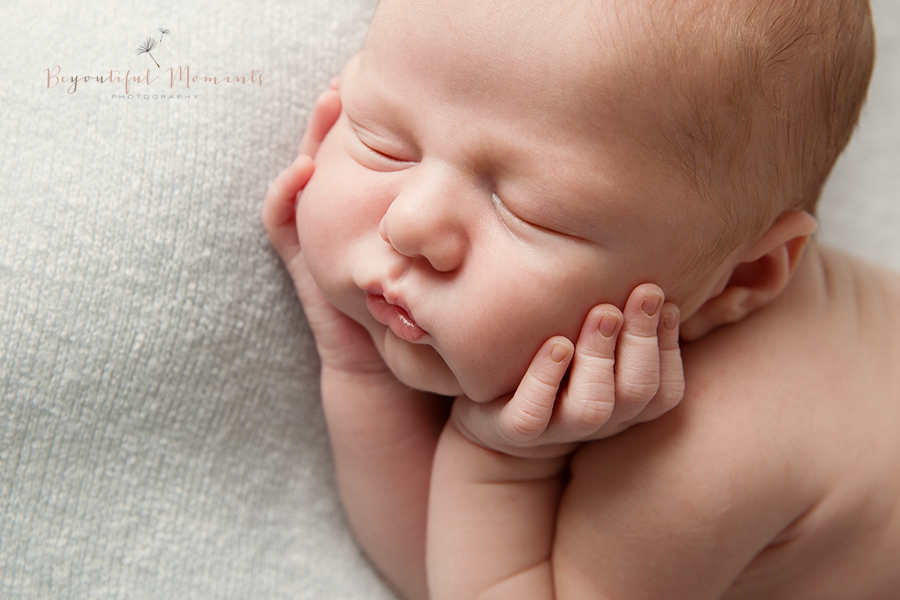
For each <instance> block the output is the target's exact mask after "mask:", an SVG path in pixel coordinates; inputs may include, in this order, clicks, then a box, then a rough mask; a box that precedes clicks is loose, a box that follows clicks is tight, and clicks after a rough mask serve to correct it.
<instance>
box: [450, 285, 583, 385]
mask: <svg viewBox="0 0 900 600" xmlns="http://www.w3.org/2000/svg"><path fill="white" fill-rule="evenodd" d="M524 281H528V280H527V278H525V279H524V280H523V281H520V282H518V283H516V282H505V283H506V285H505V286H504V285H498V286H497V287H496V288H494V290H493V291H491V292H486V293H485V294H484V295H482V296H481V297H480V298H479V299H476V300H480V301H476V302H470V301H466V302H465V305H463V306H459V307H458V309H459V310H460V313H459V314H460V315H465V316H461V318H460V319H459V322H458V323H456V324H455V327H454V328H453V330H452V332H450V333H448V334H447V335H446V336H445V337H444V339H443V340H442V341H443V343H442V344H441V347H440V348H439V351H440V352H441V355H442V356H444V358H445V360H446V361H447V362H448V364H449V365H450V367H451V369H452V370H453V372H454V373H455V374H456V377H457V380H458V381H459V383H460V386H461V387H462V388H463V390H464V391H465V392H466V394H467V395H468V396H469V397H470V398H472V399H473V400H476V401H488V400H492V399H494V398H497V397H499V396H502V395H504V394H507V393H511V392H513V391H515V389H516V388H517V387H518V385H519V382H520V381H521V380H522V377H523V376H524V374H525V372H526V370H527V369H528V366H529V365H530V364H531V361H532V360H533V359H534V356H535V354H537V351H538V349H540V347H541V345H542V344H543V343H544V342H545V341H547V340H548V339H549V338H551V337H553V336H555V335H563V336H565V337H567V338H569V339H570V340H572V341H573V342H574V341H575V340H576V339H577V336H578V332H579V330H580V327H581V323H582V322H583V320H584V317H585V315H586V314H587V312H588V310H589V309H590V306H591V304H590V303H589V302H585V301H583V300H580V299H578V300H579V301H575V300H576V298H575V297H573V296H570V297H569V298H566V297H560V296H556V295H554V294H553V293H552V291H551V290H552V289H554V288H552V287H549V285H523V282H524ZM557 289H559V288H557ZM563 289H564V288H563ZM466 317H468V318H466Z"/></svg>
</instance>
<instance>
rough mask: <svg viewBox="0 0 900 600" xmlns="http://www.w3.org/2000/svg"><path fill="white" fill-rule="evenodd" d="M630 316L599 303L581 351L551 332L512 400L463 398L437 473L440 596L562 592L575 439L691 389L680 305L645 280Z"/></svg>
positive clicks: (433, 525) (433, 579)
mask: <svg viewBox="0 0 900 600" xmlns="http://www.w3.org/2000/svg"><path fill="white" fill-rule="evenodd" d="M657 300H658V302H656V301H657ZM653 306H655V307H656V308H655V309H652V307H653ZM643 307H650V308H651V310H649V311H648V310H645V309H643ZM648 312H649V313H652V314H648ZM624 321H625V324H624V327H623V328H622V331H621V334H620V331H619V330H620V326H621V323H622V314H621V313H619V311H618V310H617V309H616V308H615V307H613V306H608V305H607V306H598V307H596V308H595V309H593V310H592V311H591V312H590V313H589V314H588V316H587V318H586V320H585V323H584V326H583V328H582V332H581V334H580V337H579V339H578V343H577V345H576V346H575V348H574V353H573V349H572V348H571V345H570V343H568V341H567V340H565V338H554V339H551V340H548V342H547V343H545V344H544V346H543V347H542V348H541V350H540V351H539V352H538V354H537V356H536V357H535V359H534V361H533V362H532V365H531V367H530V368H529V371H528V373H527V374H526V376H525V378H524V379H523V381H522V383H521V385H520V386H519V389H518V390H517V391H516V393H515V395H513V397H512V398H511V399H508V398H507V399H500V400H498V401H495V402H493V403H490V404H487V405H478V404H475V403H473V402H471V401H470V400H468V399H466V398H459V399H457V401H456V403H455V404H454V407H453V414H452V416H451V419H450V421H449V422H448V424H447V426H446V427H445V428H444V431H443V433H442V435H441V439H440V442H439V445H438V449H437V454H436V457H435V465H434V471H433V474H432V488H431V501H430V502H431V503H430V507H429V522H428V526H429V529H428V569H429V570H428V577H429V587H430V590H431V593H432V598H434V599H437V600H441V599H443V598H447V599H468V598H479V599H489V598H500V599H502V598H529V599H535V600H540V599H543V598H546V599H552V598H554V597H555V592H554V581H553V564H552V559H553V540H554V531H555V525H556V515H557V505H558V502H559V497H560V494H561V493H562V490H563V487H564V480H565V472H566V466H567V463H568V453H569V452H571V451H572V450H573V449H574V448H575V446H576V445H577V444H574V443H572V442H573V441H577V440H588V439H599V438H602V437H607V436H609V435H612V434H614V433H616V432H618V431H621V430H622V429H624V428H626V427H628V426H630V425H631V424H634V423H637V422H641V421H646V420H651V419H654V418H656V417H657V416H659V415H661V414H662V413H664V412H666V411H667V410H669V409H670V408H672V407H673V406H675V405H676V404H677V403H678V401H680V399H681V397H682V395H683V391H684V375H683V370H682V366H681V357H680V351H679V347H678V309H677V308H676V307H675V306H674V305H671V304H666V305H663V304H662V291H661V290H659V288H657V287H656V286H653V285H643V286H639V287H638V288H636V289H635V290H634V292H633V293H632V295H631V297H630V298H629V300H628V303H627V304H626V307H625V315H624ZM573 354H574V358H572V365H571V367H572V368H571V372H570V378H569V381H568V382H567V383H566V384H565V385H564V386H563V388H562V390H560V391H559V393H557V391H558V389H559V387H560V385H561V382H562V379H563V375H564V374H565V372H566V368H567V367H568V366H569V362H570V357H571V356H572V355H573ZM613 407H615V410H613Z"/></svg>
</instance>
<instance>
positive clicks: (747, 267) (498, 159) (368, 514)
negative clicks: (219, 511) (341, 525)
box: [263, 0, 900, 600]
mask: <svg viewBox="0 0 900 600" xmlns="http://www.w3.org/2000/svg"><path fill="white" fill-rule="evenodd" d="M457 5H459V6H457ZM532 8H535V9H537V8H538V6H537V5H534V6H532ZM392 11H393V12H392ZM417 11H421V12H417ZM567 14H569V15H570V16H571V14H574V13H567ZM379 16H380V19H379ZM506 16H507V17H509V18H508V19H507V20H504V21H501V22H502V23H503V24H504V25H510V28H509V29H508V30H506V29H503V28H500V29H498V28H496V27H491V26H487V28H486V29H484V30H482V29H480V27H482V26H483V25H484V23H485V22H488V19H490V18H493V17H494V15H493V13H492V11H487V12H484V10H483V5H481V4H478V3H471V2H457V3H453V6H452V7H451V6H449V5H447V4H444V3H434V4H428V3H425V4H419V3H413V4H404V3H403V2H402V1H401V0H397V1H396V2H387V1H385V2H382V3H381V4H380V6H379V11H377V12H376V19H375V20H374V21H373V27H372V29H371V30H370V36H369V38H368V41H367V46H366V48H365V49H364V51H363V52H361V53H360V54H359V55H358V56H357V57H356V58H354V60H353V61H351V63H350V64H349V65H348V67H347V69H346V70H345V76H346V79H345V80H344V81H345V82H346V83H347V85H346V87H344V86H343V85H342V88H341V96H342V98H345V99H346V103H345V105H344V107H343V110H342V107H341V105H340V102H339V100H338V98H337V94H336V93H331V94H330V96H329V95H326V96H325V97H324V99H323V100H322V101H321V102H320V104H319V105H318V106H317V108H316V111H315V113H314V115H313V119H312V121H311V123H310V126H309V129H308V132H307V136H306V137H305V138H304V143H303V147H302V148H301V152H302V153H304V154H306V155H308V156H314V155H315V157H316V165H315V176H314V177H313V176H312V175H313V170H314V166H313V163H312V161H311V160H310V159H309V158H301V159H298V161H297V162H296V163H294V165H292V166H291V167H290V168H289V169H287V170H286V171H285V172H284V173H282V175H280V176H279V178H278V179H277V180H276V182H275V183H274V184H273V186H272V189H270V192H269V194H267V198H266V203H265V207H264V214H263V220H264V222H265V224H266V227H267V230H268V231H269V235H270V238H271V239H272V242H273V245H274V246H275V248H276V249H277V250H278V252H279V254H280V255H281V257H282V259H283V260H284V261H285V263H286V265H287V267H288V270H289V271H290V272H291V275H292V276H293V278H294V281H295V283H296V285H297V290H298V293H299V295H300V299H301V301H302V302H303V304H304V309H305V311H306V314H307V317H308V319H309V321H310V324H311V326H312V328H313V332H314V334H315V336H316V342H317V346H318V349H319V353H320V357H321V358H322V393H323V404H324V407H325V412H326V418H327V420H328V425H329V430H330V433H331V436H332V443H333V447H334V452H335V461H336V465H337V469H338V480H339V484H340V486H341V493H342V498H343V501H344V504H345V508H346V510H347V513H348V517H349V519H350V521H351V524H352V526H353V527H354V530H355V532H356V534H357V537H358V539H359V541H360V544H361V545H362V547H363V548H364V549H365V550H366V551H367V553H368V554H369V555H370V557H371V558H372V560H373V562H374V563H375V564H376V565H377V566H378V568H379V569H381V570H382V571H383V572H384V573H385V574H386V576H387V577H388V579H389V580H390V581H391V582H392V583H393V584H394V585H395V586H396V588H397V589H398V590H399V591H400V592H401V594H402V595H403V596H404V597H407V598H429V597H430V598H435V599H441V598H449V599H454V600H455V599H457V598H483V599H488V598H509V597H526V598H534V599H540V598H547V599H551V598H559V599H562V600H568V599H570V598H575V599H578V598H602V599H605V598H608V599H612V598H672V597H675V598H679V597H683V598H690V599H694V598H700V599H702V598H720V597H725V598H729V597H735V598H780V597H785V598H805V597H809V598H858V597H864V598H880V597H890V595H891V594H893V592H894V591H895V590H896V589H898V584H900V582H898V581H897V576H896V575H895V568H894V565H896V564H897V563H898V562H900V543H898V539H900V531H898V525H897V520H896V518H895V513H896V506H897V498H898V485H897V484H895V483H894V482H893V481H892V480H891V478H890V477H886V476H885V474H886V473H891V472H892V467H893V465H896V463H897V461H898V459H900V444H898V443H896V442H894V436H893V435H892V432H893V429H894V428H895V426H896V424H897V422H898V420H900V414H898V408H897V402H896V400H897V390H898V389H900V381H898V376H897V375H894V374H893V371H894V370H893V369H892V365H896V364H897V363H898V359H900V350H898V348H897V342H896V340H897V339H898V334H900V331H898V327H900V326H898V321H900V318H898V316H897V314H896V311H897V308H896V307H897V306H898V305H900V302H898V300H900V283H898V278H897V276H895V275H891V274H888V273H885V272H883V271H880V270H877V269H874V268H873V267H870V266H868V265H864V264H863V263H860V262H858V261H855V260H853V259H849V258H847V257H845V256H843V255H841V254H838V253H836V252H833V251H829V250H827V249H824V248H821V247H820V246H818V245H817V244H816V243H815V242H814V241H811V240H812V235H813V233H814V231H815V221H814V219H813V218H812V217H811V216H810V215H809V214H808V213H805V212H803V211H802V210H796V209H784V210H782V211H781V212H780V214H773V215H772V220H768V221H766V222H765V223H764V226H763V228H762V230H760V231H759V232H756V231H755V230H754V232H753V233H752V234H751V235H750V236H749V237H748V238H747V239H746V240H745V241H742V242H740V243H738V244H737V247H734V248H725V249H724V250H722V247H721V246H718V245H716V244H712V243H711V240H710V239H709V236H711V235H712V232H714V231H715V230H716V228H717V226H719V225H720V223H721V215H720V214H718V213H716V211H711V210H709V206H708V205H707V204H705V203H702V202H701V203H698V202H696V197H695V196H693V195H692V194H691V190H690V189H687V190H686V189H685V188H683V187H679V185H678V183H677V178H673V176H672V173H671V172H670V171H667V170H666V169H665V168H662V167H663V166H664V165H661V164H658V163H652V164H648V163H647V162H646V159H647V156H648V153H646V152H643V150H646V148H645V147H643V146H642V145H641V141H640V140H638V139H637V138H629V137H627V136H628V135H629V134H630V133H634V131H635V129H633V127H632V126H635V127H638V126H642V125H643V126H646V127H645V128H644V129H640V127H638V129H639V130H640V131H641V132H642V133H647V134H652V133H653V131H654V130H655V129H656V125H657V123H656V122H655V121H654V120H653V119H652V118H649V117H648V116H647V114H646V113H645V111H644V110H643V109H642V108H641V106H640V105H639V104H635V103H634V102H632V101H631V98H630V97H629V96H628V89H629V88H628V87H627V86H622V85H620V84H621V83H622V81H623V80H622V79H621V77H620V76H621V74H622V71H621V70H619V69H618V67H619V66H620V65H621V64H623V62H622V61H628V60H634V61H638V62H635V63H633V64H634V65H635V69H632V70H628V69H626V71H625V72H626V73H628V72H631V71H633V70H638V69H637V65H639V64H640V62H639V58H640V57H639V53H634V52H629V51H628V50H627V48H629V47H628V45H627V44H626V45H625V47H626V50H622V49H621V48H620V47H619V46H618V44H617V42H618V41H619V40H621V39H622V36H623V35H624V36H628V35H634V36H636V37H634V41H635V42H636V43H635V45H634V46H633V48H642V47H645V46H644V45H643V42H645V41H646V40H645V38H644V37H642V36H644V35H646V34H647V32H646V31H645V30H642V29H641V28H640V27H638V28H637V29H628V28H627V27H626V28H625V29H621V28H619V26H620V25H623V23H624V21H618V20H617V19H616V18H611V19H608V20H606V21H604V20H603V19H598V20H597V21H593V20H591V21H590V23H592V24H595V25H597V29H596V31H594V30H591V31H590V32H589V33H590V36H588V37H586V38H579V37H578V36H577V35H573V36H562V37H559V36H557V37H554V38H553V39H554V40H559V39H566V40H569V39H571V40H573V44H572V46H571V47H566V48H563V49H562V52H561V53H560V54H554V53H553V52H547V50H548V49H550V48H553V47H554V46H553V45H552V44H550V45H546V46H540V45H538V46H537V47H534V48H530V51H529V52H523V53H521V54H518V55H516V54H512V55H505V54H502V53H501V52H500V51H501V50H502V49H503V48H505V47H506V45H507V44H509V43H511V42H512V41H516V40H520V39H523V37H524V38H527V39H529V40H530V39H531V37H530V36H524V34H525V33H531V32H533V31H536V30H540V27H533V26H534V25H536V24H540V23H541V22H543V21H542V19H541V18H540V17H541V16H542V13H540V12H535V13H530V12H529V13H527V14H524V13H521V12H520V11H513V12H511V13H509V14H507V15H506ZM543 16H544V17H547V18H549V17H548V15H543ZM552 16H553V18H554V19H555V21H554V22H556V23H559V21H558V19H559V18H560V15H559V13H554V14H553V15H552ZM606 16H607V17H616V16H617V15H616V14H612V13H610V14H606ZM591 17H592V18H593V17H596V15H591ZM535 18H536V21H534V22H532V21H531V19H535ZM451 19H460V21H459V22H454V25H455V26H454V27H447V22H448V20H451ZM573 23H574V25H573ZM637 24H640V21H639V22H638V23H637ZM568 25H572V27H573V29H571V30H568V32H569V33H573V34H577V33H578V32H582V33H584V32H583V31H582V30H580V29H579V28H578V27H577V26H578V25H579V21H578V19H574V20H573V21H571V22H569V23H568V24H567V26H568ZM520 26H521V27H523V28H522V29H517V28H518V27H520ZM594 33H598V34H599V37H598V38H597V39H601V40H606V42H605V43H606V44H607V45H606V46H602V48H603V52H600V53H599V54H598V55H597V57H596V62H595V63H591V65H590V66H591V68H594V67H596V69H597V70H596V72H594V73H593V74H592V79H591V81H594V82H598V85H599V86H600V87H598V88H597V90H593V89H592V90H585V89H581V88H577V83H578V75H579V74H583V72H582V70H581V69H582V67H584V66H585V64H584V62H583V61H582V59H583V58H585V56H586V55H584V54H583V53H582V52H581V49H582V48H584V47H589V46H585V44H588V43H589V42H595V41H596V39H595V38H594V37H592V36H593V35H594ZM504 35H505V36H508V37H506V38H504V37H503V36H504ZM457 36H459V37H457ZM582 42H583V43H582ZM602 43H603V42H601V45H602ZM451 46H455V47H456V48H457V50H459V51H460V52H465V53H466V54H465V60H460V59H459V57H458V56H457V55H456V54H453V53H448V51H447V48H448V47H451ZM498 59H499V60H502V61H503V62H502V64H501V65H499V66H500V67H502V68H494V69H491V68H490V67H491V65H494V64H495V63H494V61H495V60H498ZM557 59H558V60H559V62H556V61H557ZM485 69H487V71H488V72H490V73H491V77H480V76H479V74H480V73H482V72H485ZM572 73H574V74H575V75H572ZM535 75H537V77H535ZM553 77H556V79H552V78H553ZM548 82H549V83H548ZM573 83H574V84H576V86H575V87H574V88H573V85H572V84H573ZM573 89H574V90H575V91H574V92H572V93H566V94H558V93H556V90H573ZM598 90H599V92H600V93H593V92H596V91H598ZM588 91H591V92H592V93H584V94H581V92H588ZM587 100H590V101H592V102H596V103H597V106H592V108H593V109H596V110H594V111H593V112H590V113H589V114H590V117H591V118H590V119H585V118H582V117H584V111H583V108H584V106H583V104H580V103H581V102H583V101H587ZM523 115H527V118H524V117H523ZM653 147H654V148H658V146H653ZM649 154H652V152H651V153H649ZM665 164H671V163H665ZM301 189H302V190H303V194H302V196H301V197H300V199H299V203H298V204H297V212H296V224H297V227H294V226H293V225H294V223H293V221H294V217H295V215H294V210H293V209H294V197H295V196H296V194H297V193H298V192H299V191H300V190H301ZM776 212H777V211H776ZM298 231H299V237H298ZM301 239H302V240H304V242H303V243H304V252H303V253H301V252H300V248H299V245H300V240H301ZM698 248H699V249H704V248H707V249H708V248H716V252H718V253H719V254H717V255H716V256H713V257H712V260H705V259H707V258H710V257H704V256H697V252H698ZM701 251H702V250H701ZM695 261H699V264H701V265H703V268H700V269H697V270H693V271H691V277H684V276H683V273H684V271H683V270H682V269H683V267H684V265H685V264H689V263H691V262H695ZM585 273H590V274H591V275H590V277H585V276H584V274H585ZM646 281H650V282H654V283H655V284H658V286H657V285H638V284H639V283H641V282H646ZM664 289H665V290H666V296H669V295H670V296H671V298H670V299H675V300H677V301H678V303H679V306H680V307H681V310H682V311H683V312H682V313H681V317H682V318H683V322H681V331H682V334H683V336H684V337H685V339H688V340H691V342H690V343H689V344H686V345H685V346H684V371H683V374H684V379H683V380H682V379H681V375H682V371H681V360H680V358H679V360H678V361H677V364H676V363H675V362H673V361H672V360H671V359H670V358H667V357H671V356H675V355H676V354H677V345H676V344H674V340H675V337H676V335H677V334H674V333H673V332H674V331H675V330H676V328H674V327H668V326H666V325H665V323H670V324H671V323H672V318H674V320H675V323H676V324H677V323H678V321H679V319H678V315H679V313H678V312H677V310H678V309H676V308H675V307H674V306H672V305H671V304H669V303H667V304H665V305H663V304H662V298H663V290H664ZM629 291H630V293H629ZM373 298H374V300H373ZM650 300H653V301H652V302H651V304H652V305H654V306H657V305H658V306H660V307H661V308H659V309H653V310H650V311H647V310H643V314H644V316H641V313H642V308H641V307H643V306H646V305H647V302H648V301H650ZM372 306H375V307H376V308H375V309H373V308H372ZM398 307H399V308H398ZM620 308H621V310H620ZM604 317H611V318H614V320H615V328H613V334H612V335H611V336H609V337H607V336H601V337H602V338H603V339H601V337H598V336H597V335H596V332H597V331H600V330H601V329H602V327H601V325H600V324H601V323H602V322H603V319H604ZM648 318H649V320H648ZM416 319H419V321H418V322H416ZM523 324H527V327H523ZM579 328H580V329H579ZM616 332H617V333H616ZM629 332H631V333H634V332H638V333H639V334H640V335H637V336H629V335H627V334H628V333H629ZM638 339H644V340H650V343H649V344H640V343H638ZM632 347H638V348H642V351H641V352H640V353H639V354H638V356H639V357H640V358H641V360H638V361H637V362H636V363H633V364H634V365H636V368H625V367H626V366H627V365H628V364H629V361H632V360H633V357H632V356H631V354H630V351H631V348H632ZM679 356H680V355H679ZM529 360H530V361H531V362H530V363H529ZM613 363H615V366H612V365H613ZM567 371H568V372H569V377H568V378H567V379H564V378H563V375H564V374H565V373H566V372H567ZM636 383H643V384H644V385H638V386H635V385H634V384H636ZM682 383H686V384H687V396H686V397H685V400H684V401H683V402H682V403H681V404H680V405H679V407H678V408H675V409H674V410H670V409H672V406H673V405H674V404H675V403H677V402H678V399H680V398H681V390H683V389H684V386H683V385H681V384H682ZM516 386H518V387H516ZM599 388H606V389H607V390H608V393H606V394H605V395H604V394H599V395H598V394H596V393H595V392H591V393H588V392H586V391H584V390H587V389H594V390H595V391H596V389H599ZM420 389H422V390H429V391H430V392H433V393H438V394H445V395H447V396H456V398H455V400H453V402H452V408H451V403H450V402H449V401H448V400H446V399H444V400H442V399H441V398H440V397H439V396H435V395H434V394H429V393H427V392H424V391H419V390H420ZM629 389H631V390H632V391H633V390H634V389H641V390H642V391H641V393H638V394H634V393H629V391H628V390H629ZM579 390H580V391H579ZM609 390H612V392H611V393H609ZM676 390H677V393H675V391H676ZM637 423H640V424H641V425H640V426H639V427H634V428H631V429H628V427H629V426H631V425H634V424H637ZM626 429H627V431H626ZM611 434H618V435H615V436H613V437H611V438H609V437H608V436H609V435H611ZM583 442H586V443H583ZM582 443H583V445H582ZM570 452H572V453H573V454H571V460H570V457H569V453H570ZM567 469H568V477H567V475H566V473H567V471H566V470H567Z"/></svg>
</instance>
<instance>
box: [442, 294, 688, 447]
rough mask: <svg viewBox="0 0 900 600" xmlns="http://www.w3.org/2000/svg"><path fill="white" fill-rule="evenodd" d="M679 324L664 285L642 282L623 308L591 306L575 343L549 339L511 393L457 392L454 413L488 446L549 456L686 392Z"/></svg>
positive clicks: (652, 413)
mask: <svg viewBox="0 0 900 600" xmlns="http://www.w3.org/2000/svg"><path fill="white" fill-rule="evenodd" d="M623 321H624V325H623ZM678 325H679V311H678V307H676V306H675V305H674V304H672V303H671V302H667V303H664V296H663V292H662V290H661V289H659V287H657V286H655V285H652V284H643V285H640V286H638V287H637V288H635V289H634V291H633V292H632V293H631V295H630V296H629V298H628V302H627V303H626V305H625V312H624V315H623V314H622V312H621V311H619V309H617V308H616V307H615V306H612V305H610V304H603V305H600V306H596V307H594V308H593V309H592V310H591V311H590V312H589V313H588V315H587V318H585V321H584V325H583V326H582V329H581V333H580V335H579V338H578V343H577V344H575V345H574V347H573V344H572V342H571V341H569V340H568V339H566V338H564V337H561V336H556V337H553V338H550V339H549V340H547V341H546V342H545V343H544V345H543V346H541V348H540V350H538V353H537V355H536V356H535V357H534V360H532V362H531V365H530V366H529V367H528V371H527V372H526V373H525V376H524V378H523V379H522V381H521V383H520V384H519V387H518V389H517V390H516V392H515V394H513V395H512V396H505V397H502V398H499V399H497V400H494V401H492V402H487V403H483V404H479V403H476V402H473V401H472V400H470V399H468V398H466V397H459V398H457V399H456V401H455V403H454V405H453V414H452V420H453V422H454V423H455V424H456V426H457V427H458V428H459V430H460V431H461V432H462V433H463V435H465V436H466V437H468V438H469V439H470V440H472V441H473V442H475V443H477V444H480V445H482V446H485V447H487V448H491V449H493V450H497V451H500V452H504V453H506V454H510V455H514V456H523V457H547V456H558V455H561V454H565V453H568V452H571V451H572V450H574V448H575V447H577V444H578V443H579V442H584V441H589V440H597V439H601V438H604V437H609V436H611V435H614V434H616V433H618V432H620V431H623V430H625V429H627V428H628V427H631V426H632V425H634V424H636V423H641V422H644V421H650V420H653V419H656V418H657V417H659V416H661V415H662V414H664V413H665V412H667V411H669V410H671V409H672V408H673V407H675V406H676V405H677V404H678V403H679V402H680V401H681V398H682V396H683V395H684V371H683V369H682V364H681V350H680V348H679V346H678ZM570 363H571V371H570V372H569V378H568V381H567V383H565V385H562V383H563V379H564V377H565V374H566V371H567V369H568V368H569V365H570ZM561 386H562V387H561Z"/></svg>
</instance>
